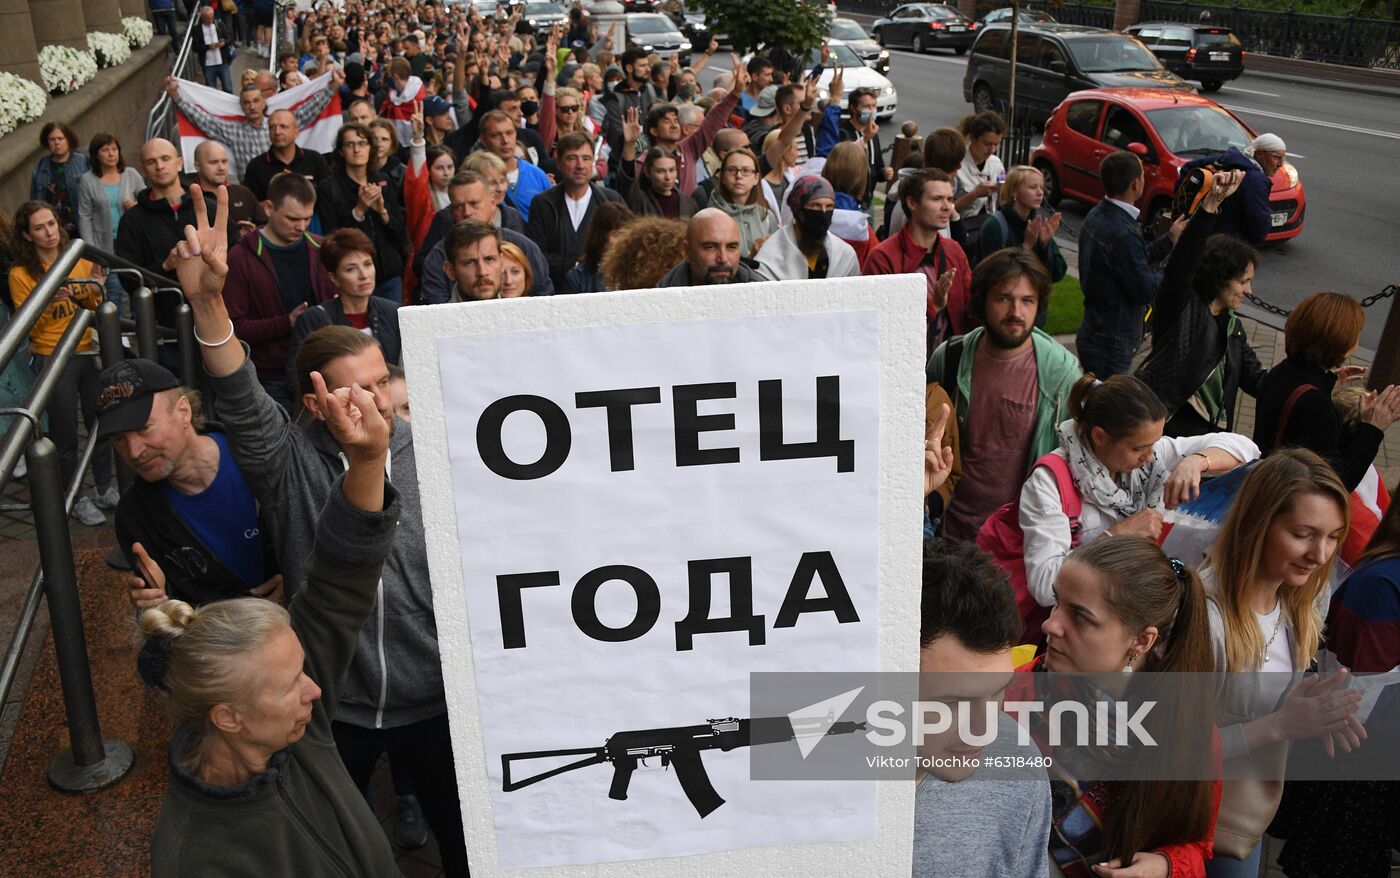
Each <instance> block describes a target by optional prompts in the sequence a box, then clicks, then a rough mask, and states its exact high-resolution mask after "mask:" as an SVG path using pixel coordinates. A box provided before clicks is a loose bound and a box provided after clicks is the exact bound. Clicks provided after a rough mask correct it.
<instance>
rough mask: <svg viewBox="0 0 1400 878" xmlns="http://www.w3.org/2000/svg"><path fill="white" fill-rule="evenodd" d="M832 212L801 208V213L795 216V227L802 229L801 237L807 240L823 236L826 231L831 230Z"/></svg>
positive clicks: (814, 239)
mask: <svg viewBox="0 0 1400 878" xmlns="http://www.w3.org/2000/svg"><path fill="white" fill-rule="evenodd" d="M832 213H833V211H830V210H817V209H816V208H812V207H804V208H802V214H801V215H800V216H798V217H797V228H798V229H800V230H801V231H802V237H804V238H806V239H808V240H809V241H816V240H819V239H822V238H825V237H826V233H827V232H829V231H831V215H832Z"/></svg>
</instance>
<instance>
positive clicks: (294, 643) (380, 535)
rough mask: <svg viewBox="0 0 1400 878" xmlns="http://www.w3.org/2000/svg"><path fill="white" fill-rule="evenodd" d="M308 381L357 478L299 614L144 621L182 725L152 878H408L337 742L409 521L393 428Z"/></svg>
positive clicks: (316, 561) (341, 502) (239, 605)
mask: <svg viewBox="0 0 1400 878" xmlns="http://www.w3.org/2000/svg"><path fill="white" fill-rule="evenodd" d="M181 246H182V247H183V246H184V245H183V244H182V245H181ZM206 252H208V251H206ZM194 258H196V259H198V258H199V257H194ZM311 375H312V382H313V384H314V385H315V387H316V394H317V397H318V398H319V399H320V405H321V409H322V411H324V412H325V413H326V425H327V427H328V428H329V429H330V431H331V433H332V434H333V435H334V437H335V439H336V442H337V443H338V444H339V446H340V447H341V448H342V449H343V450H344V452H345V455H346V458H347V460H348V469H347V471H346V473H345V477H344V479H343V480H342V481H341V482H340V483H339V485H338V486H337V487H336V489H334V490H333V491H332V492H331V495H330V498H329V499H328V500H327V502H326V507H325V510H324V511H323V512H322V513H321V518H320V521H319V522H318V523H317V530H316V542H315V546H314V548H313V550H312V553H311V559H310V561H309V563H308V564H307V567H306V584H305V586H304V587H303V588H302V590H301V591H300V592H299V593H298V594H297V596H296V597H295V598H294V599H293V600H292V604H291V607H290V608H289V609H287V610H284V609H282V608H281V607H280V606H278V605H276V604H274V603H272V602H271V601H266V600H262V599H261V598H235V599H233V600H226V601H216V602H214V603H210V604H206V605H204V606H202V607H199V608H195V607H192V606H190V605H189V604H187V603H185V602H184V601H166V602H165V603H163V604H161V605H160V606H159V607H157V608H155V609H150V610H146V611H145V612H144V613H142V614H141V630H142V632H143V633H144V634H145V636H146V643H145V646H144V647H143V648H142V650H141V657H140V659H139V660H138V668H139V670H140V671H141V676H142V677H143V678H144V679H145V680H146V681H147V682H148V683H150V684H151V685H154V686H156V687H158V688H160V689H161V690H162V691H163V692H164V693H165V696H166V704H167V707H168V709H169V713H170V716H171V718H172V719H174V720H175V722H176V726H177V727H176V729H175V733H174V735H173V737H172V739H171V743H170V758H169V769H168V770H169V779H168V781H167V784H166V791H165V800H164V801H163V802H162V803H161V809H160V816H159V817H158V818H157V820H156V828H155V834H154V836H153V837H152V839H151V871H152V874H154V875H158V876H161V875H214V874H219V875H330V874H336V875H391V874H397V873H398V868H397V866H395V864H394V852H393V849H392V848H390V846H389V842H388V839H387V837H386V836H385V835H384V831H383V830H382V829H381V828H380V826H379V822H378V820H376V818H375V816H374V813H373V812H372V811H370V809H369V805H368V804H367V803H366V802H365V798H364V796H362V795H360V792H359V790H358V789H357V788H356V786H355V783H354V782H353V781H352V780H351V779H350V775H349V773H348V772H346V770H345V765H344V764H343V763H342V762H341V761H340V757H339V755H338V752H337V750H336V747H335V741H334V739H333V738H332V736H331V722H332V720H333V719H334V714H335V708H336V702H337V701H338V699H339V696H340V690H341V688H342V687H343V686H344V684H345V675H346V671H347V670H348V668H349V666H350V659H351V657H352V656H353V655H354V653H355V644H356V640H357V637H358V635H359V631H360V629H361V628H362V627H364V624H365V621H366V620H367V619H368V618H369V614H370V610H371V609H372V608H373V606H374V601H375V593H376V589H377V586H378V583H379V576H380V570H381V568H382V567H383V564H384V559H385V557H386V556H387V555H388V553H389V548H390V545H391V543H392V542H393V537H394V526H395V522H396V521H397V520H398V512H399V504H398V500H397V496H396V494H395V492H394V489H393V488H392V487H390V486H389V485H388V484H387V483H386V480H385V478H384V466H385V459H386V455H387V452H388V447H389V424H388V422H386V421H385V420H384V418H383V417H381V416H380V414H379V410H378V408H377V407H376V406H375V401H374V397H373V396H372V395H371V394H370V393H369V392H368V391H366V390H364V389H362V388H359V387H352V388H347V389H344V390H339V391H336V392H335V393H334V394H331V393H328V392H327V390H326V385H325V382H324V381H323V380H322V379H321V375H320V373H318V372H313V373H311Z"/></svg>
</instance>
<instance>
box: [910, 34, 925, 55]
mask: <svg viewBox="0 0 1400 878" xmlns="http://www.w3.org/2000/svg"><path fill="white" fill-rule="evenodd" d="M909 48H911V49H913V50H914V54H915V55H922V54H923V53H924V38H923V37H921V36H919V35H918V34H914V39H912V40H910V41H909Z"/></svg>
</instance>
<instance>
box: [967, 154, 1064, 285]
mask: <svg viewBox="0 0 1400 878" xmlns="http://www.w3.org/2000/svg"><path fill="white" fill-rule="evenodd" d="M999 197H1000V199H1001V207H1000V208H999V209H998V210H997V211H995V212H994V213H992V215H991V216H989V217H988V218H987V220H986V222H984V223H983V224H982V231H981V233H980V234H979V235H978V236H977V254H976V258H975V259H974V261H973V264H976V262H978V261H980V260H981V259H983V258H984V257H985V256H987V254H989V253H995V252H996V251H998V250H1000V249H1001V248H1003V247H1024V248H1026V249H1027V250H1029V251H1031V252H1032V253H1034V254H1035V255H1036V258H1037V259H1039V260H1040V262H1041V264H1042V265H1044V266H1045V270H1046V271H1047V272H1049V273H1050V280H1052V281H1057V280H1059V279H1060V278H1062V277H1064V276H1065V274H1066V273H1067V272H1068V271H1069V268H1068V266H1067V265H1066V264H1065V257H1064V256H1063V255H1062V254H1061V253H1060V247H1059V245H1058V244H1056V243H1055V232H1057V231H1058V230H1059V228H1060V214H1058V213H1055V212H1053V211H1050V210H1047V209H1046V208H1045V207H1044V204H1045V175H1044V174H1042V173H1041V172H1040V171H1039V170H1037V169H1035V168H1032V167H1031V166H1030V165H1015V166H1013V167H1012V168H1011V170H1009V171H1007V172H1006V182H1005V183H1003V184H1001V193H1000V195H999Z"/></svg>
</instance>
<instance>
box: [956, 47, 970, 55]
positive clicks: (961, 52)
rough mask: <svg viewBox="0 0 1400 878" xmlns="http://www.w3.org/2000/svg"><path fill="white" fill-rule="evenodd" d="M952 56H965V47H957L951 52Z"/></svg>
mask: <svg viewBox="0 0 1400 878" xmlns="http://www.w3.org/2000/svg"><path fill="white" fill-rule="evenodd" d="M953 54H955V55H966V54H967V46H958V47H957V48H956V49H954V50H953Z"/></svg>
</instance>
